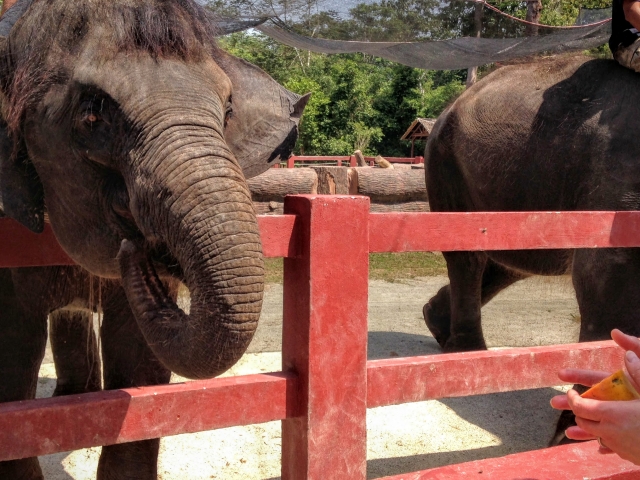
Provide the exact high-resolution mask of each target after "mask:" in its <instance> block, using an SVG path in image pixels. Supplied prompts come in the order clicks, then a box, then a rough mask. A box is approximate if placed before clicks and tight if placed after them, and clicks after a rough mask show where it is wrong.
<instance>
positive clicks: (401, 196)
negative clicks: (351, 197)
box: [349, 167, 428, 204]
mask: <svg viewBox="0 0 640 480" xmlns="http://www.w3.org/2000/svg"><path fill="white" fill-rule="evenodd" d="M350 170H352V172H351V175H350V178H351V184H350V185H349V192H351V193H357V194H359V195H367V196H368V197H370V198H371V203H382V204H393V203H404V202H414V201H417V202H427V201H428V199H427V186H426V183H425V177H424V170H395V169H393V170H392V169H386V168H357V167H356V168H352V169H350Z"/></svg>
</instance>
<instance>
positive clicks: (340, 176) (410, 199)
mask: <svg viewBox="0 0 640 480" xmlns="http://www.w3.org/2000/svg"><path fill="white" fill-rule="evenodd" d="M406 167H409V168H406ZM247 183H248V185H249V190H251V196H252V199H253V205H254V208H255V210H256V213H257V214H259V215H264V214H282V213H283V210H284V197H285V195H294V194H315V193H318V194H323V195H366V196H368V197H369V198H370V199H371V211H372V212H428V211H429V202H428V200H427V188H426V185H425V177H424V168H420V169H413V168H411V166H409V165H407V166H404V165H403V166H402V168H371V167H355V168H348V167H328V166H323V167H309V168H288V169H270V170H268V171H267V172H265V173H263V174H261V175H258V176H257V177H254V178H251V179H249V180H248V181H247Z"/></svg>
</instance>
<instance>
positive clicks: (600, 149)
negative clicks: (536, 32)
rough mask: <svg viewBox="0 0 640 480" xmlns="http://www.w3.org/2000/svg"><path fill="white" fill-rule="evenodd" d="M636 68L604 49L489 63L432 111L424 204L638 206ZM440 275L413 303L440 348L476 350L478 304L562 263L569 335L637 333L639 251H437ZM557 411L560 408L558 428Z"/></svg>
mask: <svg viewBox="0 0 640 480" xmlns="http://www.w3.org/2000/svg"><path fill="white" fill-rule="evenodd" d="M636 99H638V100H639V101H640V77H639V76H638V74H636V73H633V72H631V71H629V70H627V69H625V68H623V67H621V66H619V65H618V64H617V63H616V62H614V61H612V60H590V59H588V58H587V57H584V56H580V57H560V58H554V59H549V60H544V61H542V60H541V61H538V62H536V63H532V64H526V65H516V66H509V67H504V68H500V69H499V70H497V71H496V72H494V73H492V74H491V75H489V76H487V77H486V78H485V79H483V80H482V81H481V82H479V83H478V84H477V85H475V86H474V87H472V88H470V89H469V90H467V91H466V92H465V93H464V94H462V95H461V96H460V98H458V100H457V101H456V102H455V103H454V104H453V105H452V106H451V107H449V108H448V109H447V110H446V111H445V112H444V113H443V114H442V115H441V117H440V118H439V119H438V121H437V122H436V125H435V127H434V129H433V132H432V134H431V137H430V138H429V140H428V142H427V146H426V153H425V162H426V172H425V173H426V181H427V190H428V195H429V202H430V205H431V209H432V210H433V211H437V212H458V211H460V212H461V211H465V212H467V211H536V210H553V211H558V210H614V211H615V210H638V209H640V157H639V153H640V136H639V135H638V134H637V132H636V131H635V128H634V125H635V122H636V121H637V112H636V110H637V109H638V107H637V105H638V102H637V101H636ZM444 256H445V259H446V262H447V269H448V274H449V280H450V284H449V285H447V286H446V287H444V288H442V289H441V290H440V291H439V292H438V293H437V294H436V295H435V296H434V297H433V298H432V299H431V300H430V301H429V303H428V304H426V305H425V306H424V310H423V313H424V318H425V321H426V323H427V326H428V327H429V329H430V330H431V332H432V333H433V335H434V337H435V338H436V339H437V341H438V343H439V344H440V345H441V346H442V347H443V349H444V350H445V351H461V350H475V349H484V348H486V344H485V341H484V338H483V334H482V325H481V315H480V309H481V307H482V306H483V305H485V304H486V303H487V302H489V301H490V300H491V299H492V298H493V297H494V296H495V295H497V294H498V293H499V292H500V291H501V290H502V289H504V288H506V287H507V286H509V285H511V284H513V283H514V282H516V281H518V280H520V279H523V278H525V277H527V276H530V275H560V274H564V273H567V272H570V273H571V275H572V279H573V285H574V287H575V291H576V295H577V300H578V305H579V309H580V315H581V318H582V323H581V327H580V341H595V340H605V339H608V338H610V336H609V334H610V331H611V330H612V329H613V328H619V329H621V330H622V331H624V332H626V333H628V334H631V335H636V336H638V335H640V318H639V317H638V312H639V311H640V250H638V249H636V248H629V249H614V248H610V249H579V250H537V251H487V252H445V253H444ZM565 421H569V419H568V418H567V417H566V416H565V417H563V420H562V422H563V424H562V425H560V426H559V433H560V434H561V433H562V432H563V425H564V422H565Z"/></svg>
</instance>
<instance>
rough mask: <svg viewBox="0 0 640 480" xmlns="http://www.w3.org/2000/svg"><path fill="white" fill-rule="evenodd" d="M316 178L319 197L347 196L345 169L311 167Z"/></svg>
mask: <svg viewBox="0 0 640 480" xmlns="http://www.w3.org/2000/svg"><path fill="white" fill-rule="evenodd" d="M311 168H312V169H313V170H314V171H315V172H316V175H317V176H318V193H319V194H321V195H348V194H349V178H348V170H349V169H348V168H347V167H311Z"/></svg>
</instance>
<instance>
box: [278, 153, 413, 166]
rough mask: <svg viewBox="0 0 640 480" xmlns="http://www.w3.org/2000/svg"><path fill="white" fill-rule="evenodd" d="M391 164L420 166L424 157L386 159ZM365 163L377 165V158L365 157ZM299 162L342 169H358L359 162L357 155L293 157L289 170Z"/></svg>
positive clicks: (289, 161) (289, 159) (290, 160)
mask: <svg viewBox="0 0 640 480" xmlns="http://www.w3.org/2000/svg"><path fill="white" fill-rule="evenodd" d="M384 158H385V159H386V160H387V161H389V162H391V163H410V164H414V165H415V164H418V163H424V157H384ZM364 159H365V161H366V162H367V163H368V164H369V165H370V166H372V167H373V166H374V165H375V157H364ZM296 162H298V164H301V163H334V162H335V163H336V165H337V166H338V167H342V165H343V163H346V164H347V165H348V166H349V167H357V166H358V162H357V160H356V157H355V155H346V156H335V155H328V156H305V155H293V156H291V157H289V158H288V159H287V168H293V167H294V166H295V164H296Z"/></svg>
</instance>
